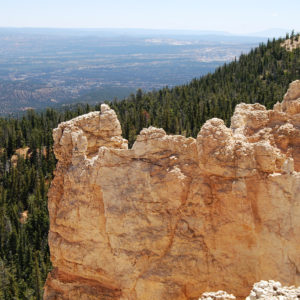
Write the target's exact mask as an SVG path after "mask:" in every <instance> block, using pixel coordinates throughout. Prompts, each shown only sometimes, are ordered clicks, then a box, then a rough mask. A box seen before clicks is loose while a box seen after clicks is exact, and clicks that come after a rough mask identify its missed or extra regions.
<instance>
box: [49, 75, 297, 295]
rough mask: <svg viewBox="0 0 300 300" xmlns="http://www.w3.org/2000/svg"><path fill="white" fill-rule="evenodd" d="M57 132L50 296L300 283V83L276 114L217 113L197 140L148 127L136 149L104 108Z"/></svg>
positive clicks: (255, 110) (249, 110)
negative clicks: (224, 118)
mask: <svg viewBox="0 0 300 300" xmlns="http://www.w3.org/2000/svg"><path fill="white" fill-rule="evenodd" d="M53 137H54V141H55V145H54V151H55V155H56V158H57V159H58V164H57V168H56V171H55V178H54V180H53V182H52V185H51V189H50V191H49V213H50V232H49V245H50V251H51V260H52V264H53V270H52V272H51V273H49V275H48V278H47V281H46V285H45V293H44V299H45V300H50V299H62V300H63V299H72V300H76V299H123V300H125V299H126V300H129V299H130V300H137V299H138V300H150V299H155V300H160V299H172V300H175V299H178V300H179V299H182V300H183V299H198V298H199V297H200V296H201V295H202V293H204V292H208V291H218V290H224V291H226V292H228V293H230V294H234V295H235V296H236V297H237V298H245V297H246V296H248V295H249V292H250V290H251V288H252V286H253V284H254V283H255V282H258V281H260V280H270V279H272V280H275V281H280V282H281V283H282V284H283V285H300V81H295V82H293V83H291V85H290V88H289V90H288V92H287V93H286V95H285V97H284V100H283V102H282V103H277V104H276V105H275V106H274V109H273V110H266V108H265V107H264V106H262V105H260V104H239V105H237V107H236V109H235V113H234V115H233V117H232V121H231V127H230V128H227V127H226V126H225V125H224V122H223V121H222V120H220V119H211V120H209V121H207V122H206V123H205V124H204V125H203V127H202V129H201V131H200V132H199V134H198V137H197V139H193V138H185V137H183V136H176V135H167V134H166V133H165V131H164V130H163V129H158V128H154V127H150V128H148V129H143V130H142V131H141V133H140V135H139V136H138V137H137V139H136V142H135V143H134V145H133V147H132V149H128V147H127V141H126V140H124V139H123V138H122V137H121V127H120V123H119V121H118V119H117V116H116V114H115V112H114V111H113V110H111V109H110V108H109V107H108V106H107V105H105V104H102V106H101V112H92V113H89V114H86V115H84V116H81V117H78V118H75V119H73V120H71V121H68V122H64V123H61V124H60V125H59V126H58V128H57V129H55V130H54V132H53ZM253 293H254V292H253ZM251 299H252V298H251ZM253 299H254V298H253Z"/></svg>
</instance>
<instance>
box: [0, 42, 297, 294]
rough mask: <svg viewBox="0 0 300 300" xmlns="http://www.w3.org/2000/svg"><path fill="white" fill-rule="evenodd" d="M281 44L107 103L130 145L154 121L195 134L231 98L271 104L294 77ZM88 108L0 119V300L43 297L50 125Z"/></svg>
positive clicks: (293, 58) (227, 111)
mask: <svg viewBox="0 0 300 300" xmlns="http://www.w3.org/2000/svg"><path fill="white" fill-rule="evenodd" d="M295 38H296V39H297V38H298V37H295ZM282 42H283V40H273V41H269V42H268V43H267V44H262V45H260V46H259V47H258V48H256V49H253V50H252V51H251V52H250V53H249V54H244V55H241V57H240V58H239V60H236V61H234V62H232V63H230V64H226V65H224V66H223V67H220V68H218V69H217V70H216V71H215V73H213V74H208V75H206V76H204V77H202V78H200V79H194V80H193V81H192V82H190V83H189V84H187V85H183V86H178V87H174V88H172V89H169V88H164V89H162V90H159V91H154V92H150V93H145V94H144V93H143V92H142V91H141V90H139V91H138V92H137V93H136V94H135V95H131V96H130V97H129V98H128V99H124V100H123V101H120V102H113V103H109V104H110V105H111V106H112V108H113V109H115V110H116V112H117V114H118V117H119V120H120V122H121V125H122V128H123V136H124V137H125V138H127V139H129V142H130V144H132V143H133V141H134V139H135V137H136V135H137V134H138V133H139V131H140V130H141V129H142V128H144V127H148V126H150V125H154V126H156V127H163V128H164V129H165V130H166V131H167V132H168V133H176V134H184V135H186V136H194V137H195V136H196V135H197V133H198V132H199V129H200V127H201V125H202V124H203V123H204V122H205V121H206V120H207V119H210V118H212V117H219V118H222V119H224V120H225V122H226V123H227V124H229V122H230V117H231V114H232V112H233V110H234V107H235V105H236V104H237V103H240V102H246V103H254V102H259V103H262V104H264V105H266V106H267V107H268V108H270V107H271V106H272V105H273V104H274V103H276V102H277V101H281V100H282V97H283V94H284V93H285V91H286V89H287V87H288V84H289V83H290V82H291V81H293V80H295V79H300V74H299V73H300V49H299V48H297V49H295V50H293V51H287V50H286V49H285V48H283V47H281V43H282ZM94 109H96V110H98V109H99V106H96V107H90V106H88V105H86V106H78V107H77V108H75V109H72V110H69V111H64V112H62V111H55V110H52V109H48V110H46V111H45V112H43V113H40V114H37V113H35V112H33V111H30V112H28V113H27V115H26V116H24V117H22V118H20V119H0V299H41V297H42V287H43V283H44V280H45V276H46V274H47V272H48V270H49V268H51V265H50V261H49V249H48V245H47V233H48V212H47V190H48V187H49V184H50V182H51V179H52V174H53V170H54V168H55V163H56V162H55V158H54V155H53V151H52V145H53V141H52V135H51V133H52V129H53V128H55V127H56V126H57V124H58V123H60V122H62V121H64V120H68V119H71V118H73V117H75V116H77V115H80V114H83V113H86V112H89V111H91V110H94ZM26 146H28V147H29V151H28V153H27V155H25V156H24V157H22V156H20V157H19V158H18V159H17V161H16V156H14V155H15V151H16V149H19V148H24V147H26ZM24 212H25V214H24ZM22 213H23V215H22ZM26 214H27V215H28V217H26ZM24 215H25V217H24Z"/></svg>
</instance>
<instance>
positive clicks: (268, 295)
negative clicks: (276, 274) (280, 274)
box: [246, 280, 300, 300]
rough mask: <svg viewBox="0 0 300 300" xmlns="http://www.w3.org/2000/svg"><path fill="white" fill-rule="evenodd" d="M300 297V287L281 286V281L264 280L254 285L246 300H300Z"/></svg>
mask: <svg viewBox="0 0 300 300" xmlns="http://www.w3.org/2000/svg"><path fill="white" fill-rule="evenodd" d="M299 298H300V287H298V288H296V287H294V286H290V287H287V286H281V283H280V282H276V281H273V280H269V281H264V280H262V281H260V282H258V283H255V284H254V285H253V289H252V291H251V292H250V295H249V296H248V297H247V298H246V300H256V299H261V300H298V299H299Z"/></svg>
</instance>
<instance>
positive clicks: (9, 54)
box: [0, 28, 266, 115]
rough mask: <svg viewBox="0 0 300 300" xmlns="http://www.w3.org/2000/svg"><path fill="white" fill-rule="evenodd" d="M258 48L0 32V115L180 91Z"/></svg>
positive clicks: (63, 32) (204, 38) (126, 36)
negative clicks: (138, 92) (167, 89)
mask: <svg viewBox="0 0 300 300" xmlns="http://www.w3.org/2000/svg"><path fill="white" fill-rule="evenodd" d="M262 41H266V38H263V37H245V36H240V37H239V36H233V35H228V34H225V33H218V32H217V33H206V32H204V33H201V32H200V33H199V32H165V31H149V30H144V31H143V30H138V31H135V30H108V29H107V30H80V29H70V30H67V29H13V28H1V29H0V114H2V115H3V114H9V113H16V112H20V111H24V110H27V109H29V108H35V109H42V108H45V107H49V106H56V107H57V106H61V105H65V104H70V103H76V102H89V103H96V102H102V101H104V100H112V99H114V98H117V99H122V98H124V97H126V96H128V95H129V94H130V93H132V92H135V91H136V90H137V89H138V88H141V89H143V90H145V91H149V90H153V89H159V88H161V87H164V86H169V87H172V86H175V85H178V84H185V83H188V82H189V81H190V80H191V79H193V78H198V77H200V76H202V75H205V74H207V73H208V72H213V71H214V70H215V68H216V67H218V66H220V65H222V64H224V63H225V62H229V61H231V60H233V59H235V58H238V57H239V55H240V54H241V53H247V52H248V51H249V50H250V49H251V48H253V47H256V46H257V45H258V44H259V43H260V42H262Z"/></svg>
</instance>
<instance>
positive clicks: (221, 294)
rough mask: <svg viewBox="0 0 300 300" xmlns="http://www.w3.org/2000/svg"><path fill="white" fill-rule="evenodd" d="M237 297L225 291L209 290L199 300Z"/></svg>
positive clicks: (226, 299) (225, 299)
mask: <svg viewBox="0 0 300 300" xmlns="http://www.w3.org/2000/svg"><path fill="white" fill-rule="evenodd" d="M234 299H236V298H235V297H234V296H233V295H231V294H228V293H226V292H224V291H218V292H207V293H203V294H202V296H201V298H199V300H234Z"/></svg>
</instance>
